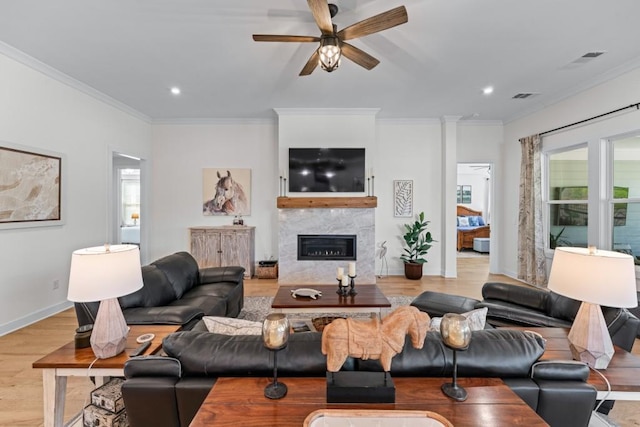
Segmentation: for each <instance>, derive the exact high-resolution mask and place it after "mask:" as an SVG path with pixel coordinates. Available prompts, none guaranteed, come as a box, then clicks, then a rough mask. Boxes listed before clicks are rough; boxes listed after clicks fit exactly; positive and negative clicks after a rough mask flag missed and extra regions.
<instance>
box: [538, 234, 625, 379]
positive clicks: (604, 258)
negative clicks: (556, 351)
mask: <svg viewBox="0 0 640 427" xmlns="http://www.w3.org/2000/svg"><path fill="white" fill-rule="evenodd" d="M548 287H549V290H551V291H554V292H556V293H558V294H560V295H564V296H566V297H569V298H573V299H576V300H578V301H582V304H581V305H580V309H579V310H578V314H577V315H576V318H575V319H574V321H573V326H571V331H569V335H568V338H569V347H570V348H571V353H572V354H573V358H574V359H576V360H580V361H582V362H584V363H586V364H587V365H589V366H591V367H592V368H594V369H606V367H607V366H608V365H609V362H610V361H611V357H613V353H614V351H613V343H612V342H611V336H610V335H609V330H608V329H607V324H606V322H605V320H604V316H603V315H602V310H601V309H600V306H601V305H604V306H608V307H620V308H622V307H625V308H630V307H635V306H637V304H638V301H637V295H636V273H635V267H634V262H633V257H631V256H630V255H627V254H623V253H619V252H611V251H601V250H597V249H596V248H595V246H589V247H588V248H571V247H560V248H556V249H555V255H554V257H553V264H552V265H551V273H550V274H549V284H548Z"/></svg>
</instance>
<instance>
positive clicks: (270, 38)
mask: <svg viewBox="0 0 640 427" xmlns="http://www.w3.org/2000/svg"><path fill="white" fill-rule="evenodd" d="M253 40H255V41H257V42H299V43H307V42H319V41H320V37H313V36H287V35H284V36H279V35H275V34H254V35H253Z"/></svg>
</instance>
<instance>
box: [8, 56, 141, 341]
mask: <svg viewBox="0 0 640 427" xmlns="http://www.w3.org/2000/svg"><path fill="white" fill-rule="evenodd" d="M0 141H5V142H8V143H11V144H17V145H21V146H24V147H26V148H27V149H31V150H35V151H37V150H39V149H40V150H47V151H53V152H56V153H60V154H62V155H63V156H64V158H63V177H62V188H63V191H64V196H65V198H64V201H63V206H62V209H63V215H64V216H65V223H64V225H61V226H56V227H37V228H21V229H8V230H7V229H3V230H0V335H2V334H4V333H6V332H9V331H11V330H14V329H17V328H20V327H23V326H25V325H27V324H29V323H32V322H34V321H37V320H39V319H41V318H43V317H47V316H49V315H51V314H52V313H55V312H57V311H59V310H61V309H63V308H66V307H68V306H70V303H68V302H67V283H68V278H69V265H70V261H71V252H72V251H73V250H75V249H79V248H82V247H87V246H95V245H101V244H103V243H105V241H106V240H107V238H108V237H107V227H108V225H107V211H108V209H109V207H108V206H107V196H106V194H107V188H108V186H109V185H108V176H109V171H108V165H109V162H110V153H109V147H113V146H117V147H121V148H125V149H127V150H128V151H131V152H135V153H139V154H140V155H141V156H149V155H150V152H149V148H150V126H149V124H147V123H145V122H143V121H142V120H140V119H138V118H134V117H132V116H130V115H128V114H126V113H123V112H122V111H119V110H117V109H116V108H114V107H111V106H108V105H106V104H105V103H103V102H100V101H98V100H96V99H95V98H92V97H90V96H88V95H86V94H84V93H82V92H80V91H78V90H76V89H73V88H71V87H69V86H67V85H65V84H63V83H60V82H59V81H58V80H55V79H53V78H50V77H47V76H45V75H44V74H42V73H40V72H38V71H35V70H34V69H33V68H31V67H28V66H25V65H23V64H21V63H19V62H16V61H15V60H13V59H11V58H9V57H8V56H5V55H3V54H0ZM0 144H1V143H0ZM54 280H58V281H59V287H58V289H56V290H54V289H53V281H54Z"/></svg>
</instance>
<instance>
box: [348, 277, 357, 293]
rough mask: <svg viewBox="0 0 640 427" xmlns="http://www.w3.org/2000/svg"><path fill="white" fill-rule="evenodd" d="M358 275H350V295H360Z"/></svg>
mask: <svg viewBox="0 0 640 427" xmlns="http://www.w3.org/2000/svg"><path fill="white" fill-rule="evenodd" d="M356 277H358V275H355V276H349V288H350V289H349V295H351V296H353V295H358V292H356V281H355V278H356Z"/></svg>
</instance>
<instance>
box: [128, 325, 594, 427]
mask: <svg viewBox="0 0 640 427" xmlns="http://www.w3.org/2000/svg"><path fill="white" fill-rule="evenodd" d="M321 337H322V334H321V333H317V332H305V333H295V334H293V335H291V337H290V340H289V343H288V346H287V347H286V348H285V349H284V350H282V351H281V352H279V354H278V376H279V377H288V376H289V377H290V376H304V377H324V376H325V375H326V358H325V356H323V355H322V352H321V348H320V346H321ZM163 350H164V352H165V353H166V354H167V356H166V357H158V356H149V357H138V358H133V359H130V360H129V361H127V362H126V364H125V368H124V369H125V376H126V381H125V382H124V384H123V387H122V392H123V397H124V401H125V406H126V408H127V414H128V418H129V423H130V425H131V427H143V426H148V425H153V426H155V427H177V426H188V425H189V423H190V421H191V420H192V419H193V417H194V416H195V413H196V412H197V410H198V408H199V407H200V405H201V404H202V402H203V400H204V399H205V397H206V395H207V394H208V393H209V391H210V390H211V387H212V386H213V385H214V383H215V381H216V379H217V377H219V376H257V377H270V376H271V375H272V373H273V365H272V363H273V361H272V355H271V352H270V351H269V350H267V349H266V348H265V347H264V345H263V343H262V338H261V337H260V336H249V335H239V336H226V335H218V334H213V333H209V332H206V330H203V327H202V322H199V323H198V325H196V327H195V328H194V329H193V330H191V331H184V332H177V333H175V334H172V335H170V336H168V337H167V338H166V339H165V340H164V342H163ZM543 352H544V341H543V340H542V338H540V337H538V336H536V335H534V334H532V333H527V332H522V331H513V330H498V329H491V330H482V331H476V332H473V336H472V339H471V345H470V346H469V349H468V350H467V351H463V352H458V354H457V359H458V376H460V377H499V378H502V379H503V380H504V381H505V383H506V384H507V385H509V386H510V387H511V388H512V390H513V391H514V392H515V393H516V394H518V395H519V396H520V397H521V398H522V399H523V400H524V401H525V402H526V403H527V404H528V405H529V406H531V407H532V408H533V409H534V410H535V411H536V412H537V413H538V414H539V415H540V416H541V417H542V418H544V419H545V421H547V422H548V423H549V424H550V425H552V426H563V427H573V426H576V427H578V426H580V427H584V426H587V424H588V422H589V418H590V416H591V410H592V408H593V406H594V403H595V399H596V391H595V389H594V388H593V387H592V386H591V385H589V384H587V383H586V378H587V377H588V375H589V369H588V367H587V366H586V365H584V364H582V363H579V362H573V361H566V362H561V361H558V362H541V363H538V358H539V357H540V356H541V355H542V353H543ZM452 367H453V353H452V351H451V350H450V349H448V348H447V347H445V346H444V344H443V343H442V340H441V338H440V335H439V334H438V333H437V332H428V333H427V337H426V339H425V344H424V346H423V348H422V349H420V350H417V349H414V348H413V347H412V346H411V343H410V340H409V339H408V338H407V342H406V343H405V346H404V349H403V351H402V352H401V353H399V354H398V355H396V356H395V357H394V358H393V361H392V367H391V375H392V376H397V377H400V376H411V377H443V382H444V381H446V379H445V378H446V377H450V376H451V375H452ZM342 369H343V370H349V371H380V370H381V366H380V363H379V362H378V361H372V360H360V359H347V362H346V363H345V364H344V365H343V367H342ZM448 379H449V380H450V378H448ZM283 382H285V383H286V379H284V380H283ZM318 392H319V393H324V392H325V390H318ZM443 398H444V397H443ZM567 408H571V410H570V411H568V410H567Z"/></svg>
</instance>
